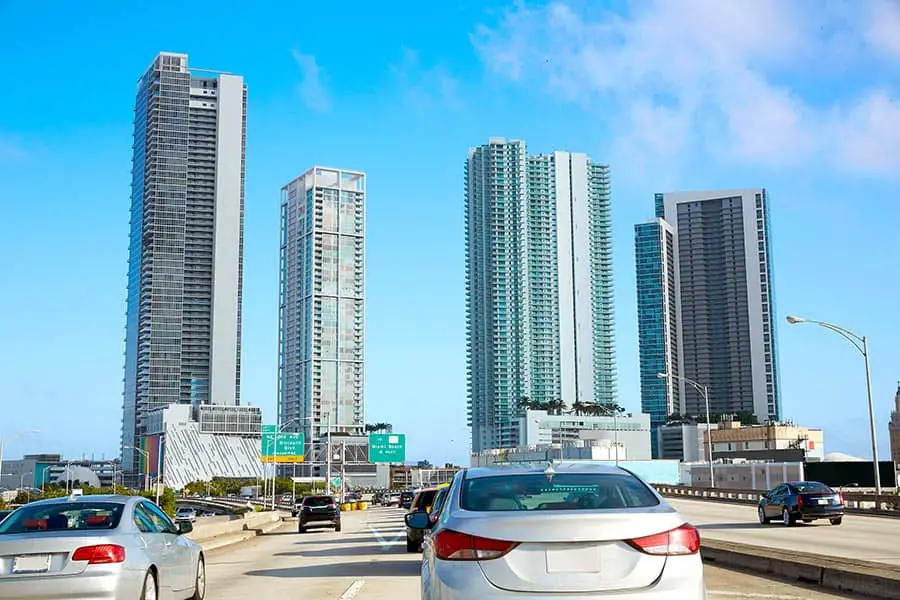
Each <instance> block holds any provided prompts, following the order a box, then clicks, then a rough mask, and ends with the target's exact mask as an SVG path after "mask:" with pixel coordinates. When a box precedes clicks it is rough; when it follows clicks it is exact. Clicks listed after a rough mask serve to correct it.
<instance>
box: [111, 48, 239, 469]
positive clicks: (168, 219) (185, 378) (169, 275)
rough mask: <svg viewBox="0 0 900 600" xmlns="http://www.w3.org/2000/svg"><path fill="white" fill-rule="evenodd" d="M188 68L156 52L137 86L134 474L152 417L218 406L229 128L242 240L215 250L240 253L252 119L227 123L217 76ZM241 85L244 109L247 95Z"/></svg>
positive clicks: (131, 357)
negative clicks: (216, 324)
mask: <svg viewBox="0 0 900 600" xmlns="http://www.w3.org/2000/svg"><path fill="white" fill-rule="evenodd" d="M187 63H188V61H187V56H186V55H183V54H169V53H163V54H160V55H159V56H158V57H157V58H156V60H155V61H154V62H153V64H151V65H150V67H149V68H148V69H147V71H146V72H145V73H144V75H143V76H142V77H141V79H140V80H139V82H138V89H137V96H136V99H135V111H134V143H133V147H132V150H133V155H132V184H131V223H130V242H129V260H128V294H127V316H126V342H125V347H126V350H125V385H124V403H123V421H122V460H123V468H124V469H125V471H126V472H129V473H133V472H135V471H137V469H138V465H137V462H138V461H137V457H138V456H139V455H137V453H136V452H135V451H133V450H131V449H130V448H131V447H134V446H137V445H138V444H139V443H140V440H141V439H142V436H143V434H144V432H145V431H146V419H147V414H148V413H149V412H150V411H152V410H155V409H157V408H160V407H163V406H167V405H169V404H193V405H195V406H199V405H204V404H209V403H210V402H212V401H213V400H212V399H211V391H210V377H211V369H212V367H211V348H212V346H213V341H214V340H213V333H212V330H211V322H212V315H213V307H212V304H213V303H212V297H213V269H214V267H215V265H216V264H217V257H216V254H215V244H216V241H217V235H221V234H219V233H218V232H217V223H216V208H217V203H218V201H219V198H218V195H217V186H218V185H221V184H220V183H218V182H217V169H218V165H217V161H218V157H219V146H218V144H219V136H220V132H221V131H223V130H224V129H228V128H230V129H231V131H233V132H234V136H233V139H234V140H235V147H237V146H238V144H239V145H240V147H239V148H238V149H237V151H239V159H240V165H239V166H240V171H241V173H240V187H241V189H240V192H239V196H238V199H237V201H236V202H237V208H236V214H235V217H234V218H235V220H236V226H235V228H234V229H235V230H236V231H238V237H237V238H236V239H228V240H225V241H224V242H223V241H222V240H219V243H220V244H222V243H231V244H235V245H238V246H239V247H240V248H241V249H242V246H243V166H244V140H245V136H244V132H245V114H246V112H245V111H243V110H239V111H237V112H236V113H235V118H234V119H230V120H228V121H227V122H225V121H224V118H223V117H221V115H220V114H219V106H220V101H221V97H220V93H219V78H217V77H197V76H192V74H191V72H190V70H189V69H188V64H187ZM236 79H237V80H239V81H240V78H236ZM239 86H240V90H242V93H243V98H242V99H241V98H237V102H239V103H241V104H240V105H241V107H242V106H243V103H244V102H245V100H246V89H245V88H243V84H242V82H240V83H239ZM232 121H233V122H232ZM236 170H237V169H236ZM219 176H220V175H219ZM219 225H221V223H220V224H219ZM241 255H242V254H241V251H240V250H239V252H238V253H237V259H236V263H237V264H235V265H234V269H233V270H234V278H235V281H233V282H231V283H230V284H229V286H230V287H233V288H236V290H237V296H238V300H237V315H236V323H235V324H234V327H236V328H237V340H238V341H237V344H238V345H237V352H236V354H235V355H234V356H233V357H232V359H231V364H232V368H233V369H234V367H235V364H236V369H234V370H232V372H235V373H236V377H235V380H234V382H233V383H230V385H231V386H232V390H233V391H232V392H231V393H229V394H228V397H227V398H225V399H224V400H223V401H222V403H224V404H236V403H237V402H239V397H240V396H239V394H240V390H239V384H240V381H239V380H240V322H241V313H240V304H241V302H240V296H241V289H240V288H241V277H242V265H241ZM233 337H234V336H233V334H232V338H233ZM226 387H227V386H226ZM126 447H127V448H126Z"/></svg>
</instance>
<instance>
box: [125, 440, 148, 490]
mask: <svg viewBox="0 0 900 600" xmlns="http://www.w3.org/2000/svg"><path fill="white" fill-rule="evenodd" d="M122 448H123V449H126V450H136V451H137V452H140V453H141V454H143V455H144V490H145V491H146V490H149V489H150V471H149V469H150V453H149V452H147V451H146V450H143V449H141V448H135V447H134V446H122Z"/></svg>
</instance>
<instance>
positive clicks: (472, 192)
mask: <svg viewBox="0 0 900 600" xmlns="http://www.w3.org/2000/svg"><path fill="white" fill-rule="evenodd" d="M466 296H467V298H466V302H467V331H468V356H467V366H468V405H469V425H470V426H471V427H472V446H473V450H474V451H476V452H479V451H482V450H486V449H491V448H504V447H510V446H514V445H516V444H517V443H518V439H517V434H518V422H519V415H520V411H521V407H522V403H523V400H526V399H527V400H528V401H529V402H540V403H552V402H561V403H564V404H565V405H568V406H571V405H572V404H574V403H575V402H580V403H582V404H601V403H612V402H615V400H616V367H615V347H614V334H613V329H614V313H613V282H612V240H611V216H610V183H609V167H608V166H607V165H600V164H595V163H593V162H591V160H590V159H589V158H588V157H587V155H585V154H577V153H569V152H554V153H552V154H541V155H532V156H529V155H528V153H527V150H526V146H525V142H523V141H520V140H510V141H506V140H505V139H503V138H491V139H490V140H489V142H488V143H487V144H485V145H483V146H479V147H476V148H472V149H470V150H469V158H468V161H467V163H466Z"/></svg>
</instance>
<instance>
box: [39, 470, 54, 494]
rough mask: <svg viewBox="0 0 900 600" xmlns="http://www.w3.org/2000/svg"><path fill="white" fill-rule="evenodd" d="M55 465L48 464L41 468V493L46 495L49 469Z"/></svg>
mask: <svg viewBox="0 0 900 600" xmlns="http://www.w3.org/2000/svg"><path fill="white" fill-rule="evenodd" d="M52 466H53V465H47V466H46V467H44V468H43V469H41V495H42V496H43V495H44V484H45V483H47V470H48V469H50V467H52Z"/></svg>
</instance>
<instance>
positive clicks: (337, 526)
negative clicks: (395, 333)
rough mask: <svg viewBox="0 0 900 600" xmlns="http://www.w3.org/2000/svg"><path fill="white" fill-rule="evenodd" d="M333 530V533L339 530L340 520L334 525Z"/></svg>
mask: <svg viewBox="0 0 900 600" xmlns="http://www.w3.org/2000/svg"><path fill="white" fill-rule="evenodd" d="M334 531H335V533H340V532H341V522H340V521H338V522H337V525H335V526H334Z"/></svg>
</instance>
